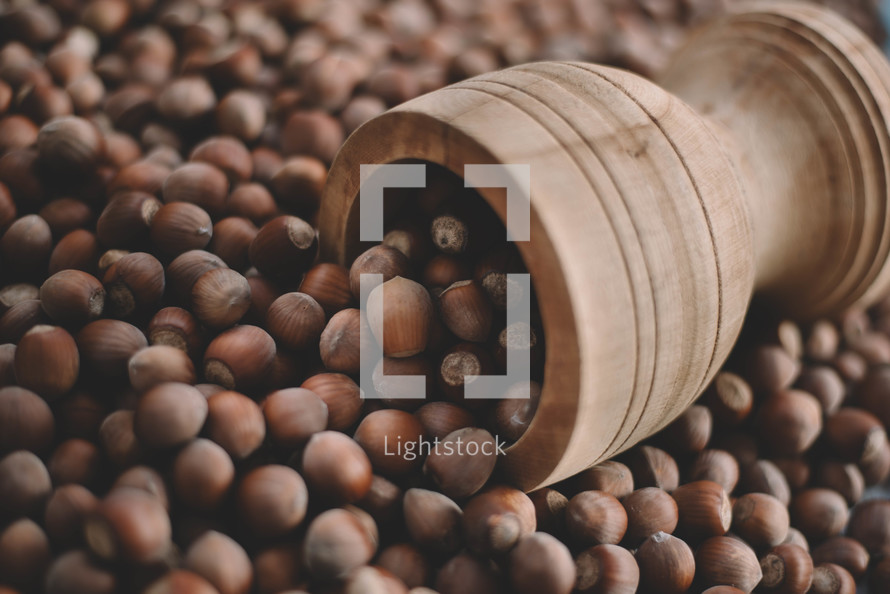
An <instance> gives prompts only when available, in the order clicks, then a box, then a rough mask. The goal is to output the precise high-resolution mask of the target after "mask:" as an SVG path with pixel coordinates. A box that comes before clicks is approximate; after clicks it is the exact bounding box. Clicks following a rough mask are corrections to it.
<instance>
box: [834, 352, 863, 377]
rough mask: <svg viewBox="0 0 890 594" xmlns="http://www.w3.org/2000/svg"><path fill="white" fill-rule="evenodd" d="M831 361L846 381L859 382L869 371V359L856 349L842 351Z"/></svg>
mask: <svg viewBox="0 0 890 594" xmlns="http://www.w3.org/2000/svg"><path fill="white" fill-rule="evenodd" d="M831 363H832V365H833V366H834V368H835V370H836V371H837V372H838V373H839V374H840V376H841V378H842V379H843V380H844V381H849V382H855V383H859V382H861V381H862V380H863V379H864V378H865V374H866V372H867V371H868V361H866V360H865V357H863V356H862V355H860V354H859V353H856V352H854V351H841V352H840V353H838V354H837V356H835V358H834V360H833V361H832V362H831Z"/></svg>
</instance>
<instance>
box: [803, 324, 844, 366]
mask: <svg viewBox="0 0 890 594" xmlns="http://www.w3.org/2000/svg"><path fill="white" fill-rule="evenodd" d="M839 342H840V336H839V335H838V331H837V328H835V326H834V324H832V323H831V322H828V321H826V320H819V321H817V322H816V323H814V324H813V326H812V327H811V328H810V333H809V336H807V339H806V342H805V343H804V351H805V353H806V355H807V357H809V358H810V359H814V360H816V361H822V362H827V361H831V359H833V358H834V356H835V354H837V348H838V344H839Z"/></svg>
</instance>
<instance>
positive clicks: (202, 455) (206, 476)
mask: <svg viewBox="0 0 890 594" xmlns="http://www.w3.org/2000/svg"><path fill="white" fill-rule="evenodd" d="M234 480H235V465H234V464H233V463H232V459H231V458H230V457H229V455H228V454H227V453H226V451H225V450H224V449H222V448H221V447H220V446H218V445H217V444H215V443H214V442H212V441H210V440H209V439H196V440H194V441H192V442H191V443H189V444H188V445H187V446H185V447H184V448H182V449H181V450H180V451H179V453H178V454H177V455H176V459H175V460H174V461H173V490H174V491H175V492H176V496H177V497H178V498H179V501H181V502H182V503H184V504H186V505H187V506H189V507H191V508H193V509H197V510H212V509H215V508H217V507H218V506H219V504H220V503H221V502H222V500H223V498H224V497H225V496H226V494H227V492H228V490H229V487H231V485H232V482H233V481H234Z"/></svg>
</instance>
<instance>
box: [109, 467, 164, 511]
mask: <svg viewBox="0 0 890 594" xmlns="http://www.w3.org/2000/svg"><path fill="white" fill-rule="evenodd" d="M111 489H112V490H114V489H138V490H140V491H145V492H146V493H148V494H149V495H151V496H152V497H154V498H155V499H157V500H158V502H159V503H160V504H161V505H162V506H163V508H164V509H166V510H168V511H169V510H170V497H169V495H168V493H167V483H165V482H164V479H163V477H161V475H160V474H158V471H156V470H155V469H154V468H151V467H149V466H132V467H130V468H128V469H127V470H125V471H124V472H122V473H121V474H120V475H118V477H117V479H115V481H114V484H113V485H112V486H111Z"/></svg>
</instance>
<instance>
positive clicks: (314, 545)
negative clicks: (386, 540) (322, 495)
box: [303, 509, 377, 581]
mask: <svg viewBox="0 0 890 594" xmlns="http://www.w3.org/2000/svg"><path fill="white" fill-rule="evenodd" d="M376 550H377V540H376V538H374V537H373V535H372V534H370V533H369V532H368V529H367V527H366V526H365V525H364V524H363V523H362V521H361V520H360V519H359V518H358V516H356V515H355V514H353V513H352V512H350V511H347V510H345V509H329V510H327V511H325V512H322V513H321V514H319V515H318V516H317V517H316V518H315V519H314V520H313V521H312V523H311V524H309V528H308V530H307V531H306V539H305V541H304V555H303V562H304V563H305V566H306V568H307V569H308V570H309V572H310V573H311V574H312V575H313V576H314V577H315V578H316V579H318V580H320V581H330V580H336V579H342V578H344V577H345V576H346V575H347V574H349V572H351V571H352V570H354V569H356V568H358V567H361V566H362V565H365V564H366V563H367V562H368V561H370V560H371V558H372V557H373V556H374V553H375V552H376Z"/></svg>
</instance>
